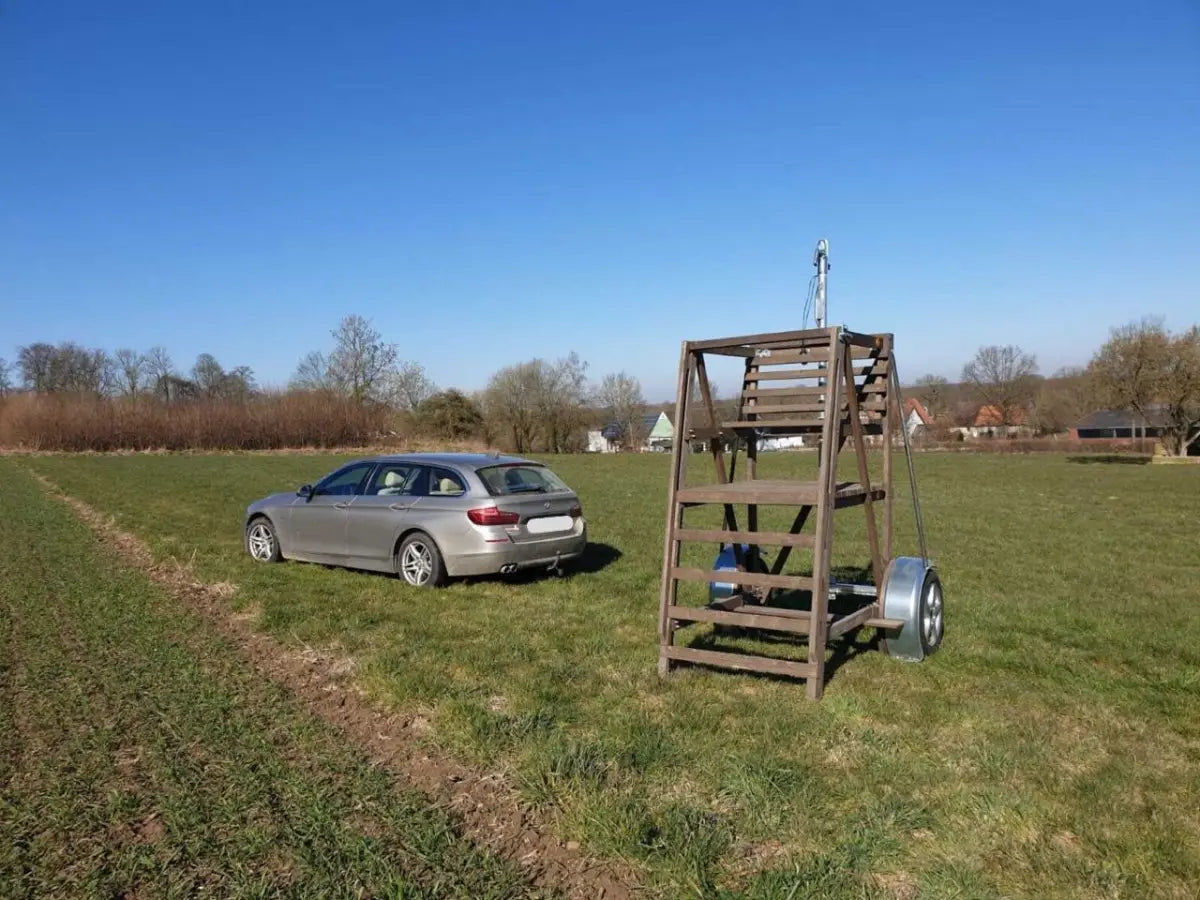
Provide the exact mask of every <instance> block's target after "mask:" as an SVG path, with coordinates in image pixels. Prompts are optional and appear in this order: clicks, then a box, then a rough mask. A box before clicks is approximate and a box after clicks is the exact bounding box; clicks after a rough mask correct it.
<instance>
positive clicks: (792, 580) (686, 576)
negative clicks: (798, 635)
mask: <svg viewBox="0 0 1200 900" xmlns="http://www.w3.org/2000/svg"><path fill="white" fill-rule="evenodd" d="M671 577H672V578H677V579H679V580H680V581H702V582H705V583H709V584H712V583H716V584H742V585H748V586H749V587H782V588H796V589H798V590H809V589H811V588H812V583H813V581H812V579H811V578H809V577H807V576H805V575H764V574H763V573H761V572H737V571H734V570H732V569H722V570H720V571H710V570H708V569H687V568H681V567H679V566H675V567H674V568H672V569H671Z"/></svg>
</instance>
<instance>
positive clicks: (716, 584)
mask: <svg viewBox="0 0 1200 900" xmlns="http://www.w3.org/2000/svg"><path fill="white" fill-rule="evenodd" d="M749 552H750V545H749V544H742V556H743V557H745V555H746V554H747V553H749ZM713 569H715V570H716V571H718V572H719V571H722V570H724V571H730V572H736V571H737V559H736V557H734V555H733V544H722V545H721V549H720V551H718V553H717V558H716V560H715V561H714V562H713ZM738 589H739V588H738V585H736V584H732V583H730V582H724V581H713V582H710V583H709V585H708V602H709V603H713V602H715V601H717V600H724V599H726V598H727V597H731V596H733V595H734V594H736V593H737V592H738Z"/></svg>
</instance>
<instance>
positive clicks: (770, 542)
mask: <svg viewBox="0 0 1200 900" xmlns="http://www.w3.org/2000/svg"><path fill="white" fill-rule="evenodd" d="M675 540H677V541H716V542H717V543H721V544H729V543H733V542H738V543H742V544H765V545H766V546H768V547H811V546H812V545H813V536H812V535H811V534H788V533H787V532H783V531H720V530H718V529H707V528H677V529H676V530H675Z"/></svg>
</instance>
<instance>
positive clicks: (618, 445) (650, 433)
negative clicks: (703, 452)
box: [588, 412, 675, 453]
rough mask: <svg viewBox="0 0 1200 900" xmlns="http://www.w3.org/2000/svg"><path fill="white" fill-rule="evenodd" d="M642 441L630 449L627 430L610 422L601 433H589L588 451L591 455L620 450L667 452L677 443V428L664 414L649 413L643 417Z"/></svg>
mask: <svg viewBox="0 0 1200 900" xmlns="http://www.w3.org/2000/svg"><path fill="white" fill-rule="evenodd" d="M640 430H641V432H642V433H641V435H640V438H641V440H640V441H639V442H638V445H637V446H636V447H628V446H627V445H626V439H625V428H624V427H623V426H621V425H618V424H617V423H616V422H609V423H608V424H607V425H605V426H604V427H603V428H601V429H600V430H599V431H589V432H588V451H589V452H591V453H615V452H616V451H618V450H627V449H628V450H640V451H658V452H662V451H667V450H670V449H671V445H672V443H674V441H675V426H674V425H672V424H671V419H670V417H669V416H667V414H666V413H664V412H657V413H647V414H646V415H644V416H642V427H641V429H640Z"/></svg>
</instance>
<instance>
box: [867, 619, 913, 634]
mask: <svg viewBox="0 0 1200 900" xmlns="http://www.w3.org/2000/svg"><path fill="white" fill-rule="evenodd" d="M904 625H905V622H904V620H903V619H885V618H880V617H878V616H876V617H874V618H870V619H867V621H865V622H863V627H865V628H879V629H882V630H883V631H895V630H896V629H898V628H903V627H904Z"/></svg>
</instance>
